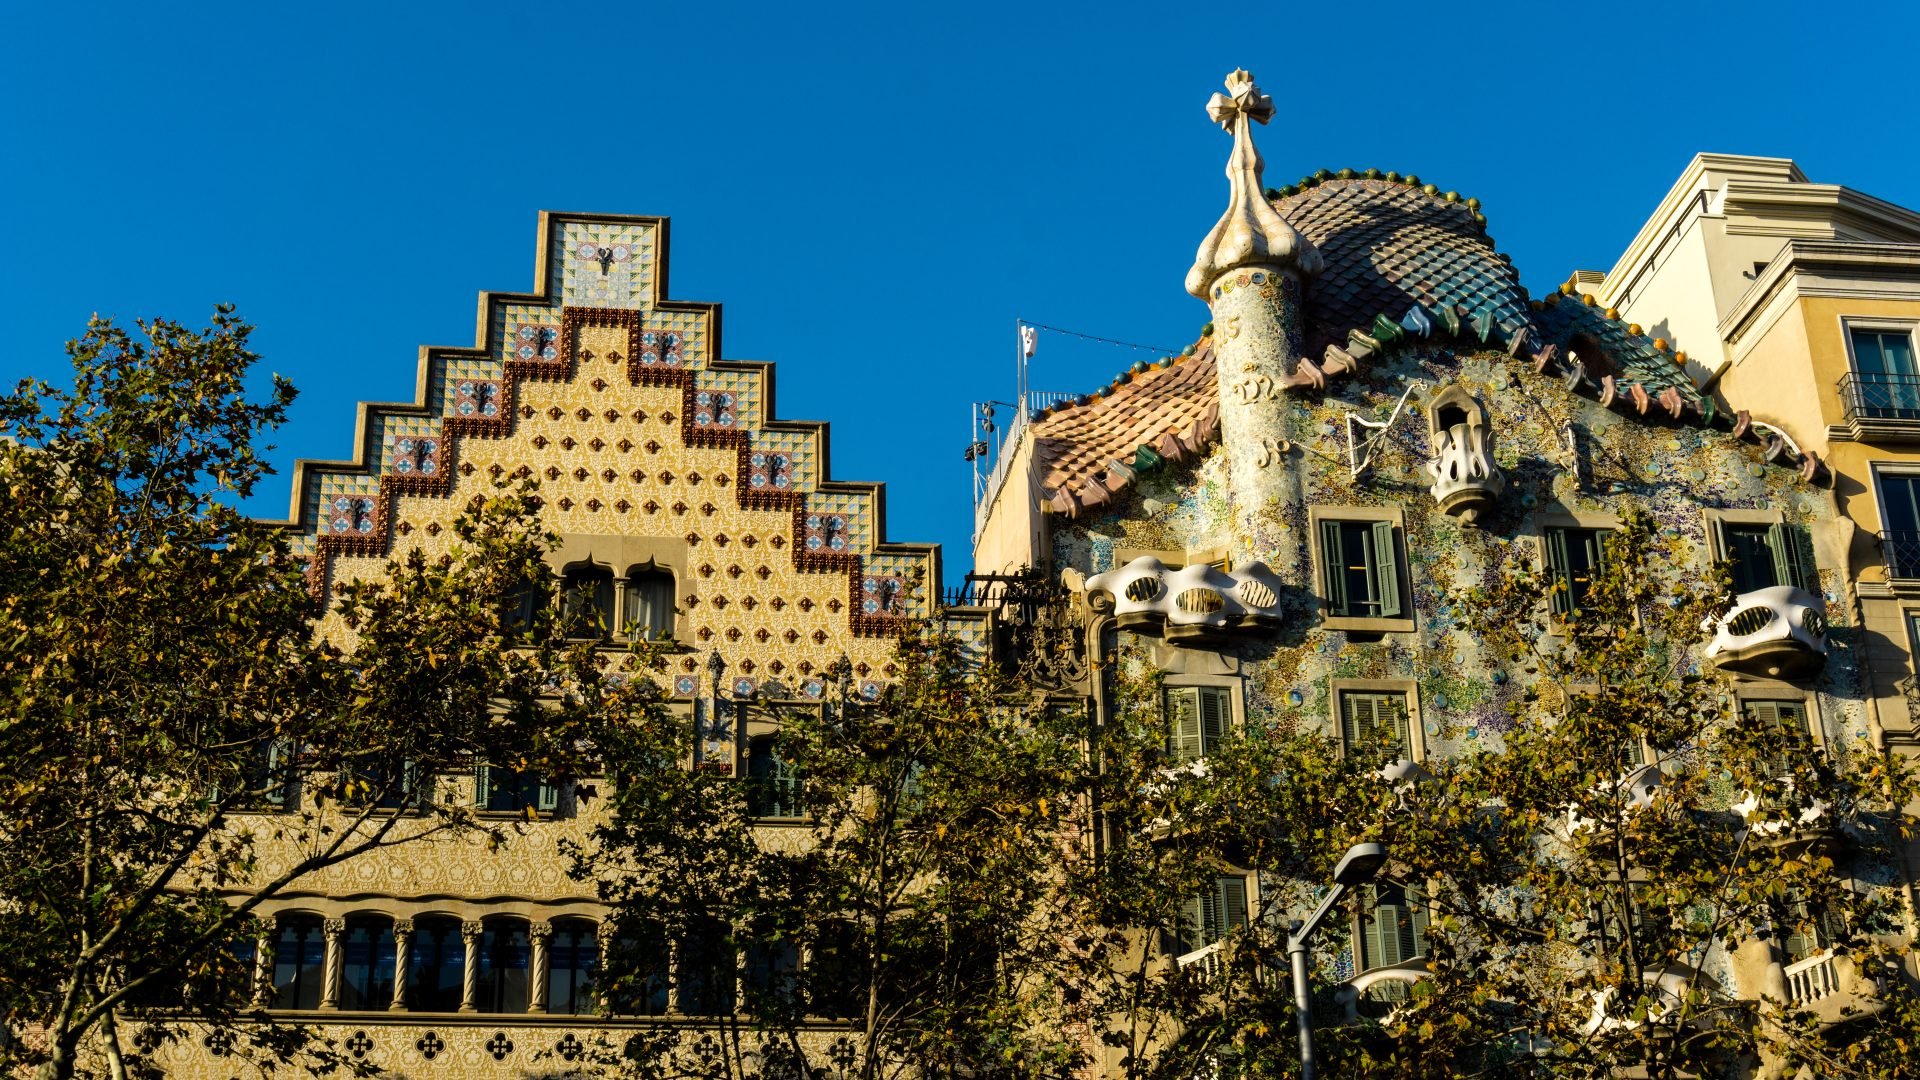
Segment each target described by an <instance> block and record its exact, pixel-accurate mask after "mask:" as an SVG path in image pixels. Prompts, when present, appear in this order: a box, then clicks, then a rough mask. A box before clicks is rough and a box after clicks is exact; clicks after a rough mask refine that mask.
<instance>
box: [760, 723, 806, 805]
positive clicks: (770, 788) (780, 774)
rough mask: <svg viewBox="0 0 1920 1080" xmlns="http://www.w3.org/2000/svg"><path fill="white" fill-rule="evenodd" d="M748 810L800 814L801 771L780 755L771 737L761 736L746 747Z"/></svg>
mask: <svg viewBox="0 0 1920 1080" xmlns="http://www.w3.org/2000/svg"><path fill="white" fill-rule="evenodd" d="M747 783H748V784H749V785H750V786H749V787H748V789H747V812H748V813H750V814H752V815H753V816H754V817H763V818H797V817H799V816H801V806H802V802H801V797H800V796H801V787H802V784H803V781H802V779H801V776H800V773H799V771H798V770H796V769H795V768H794V767H793V766H792V765H791V764H789V763H788V762H787V761H786V760H785V759H784V758H782V757H781V756H780V751H779V748H778V747H777V746H776V745H775V744H774V740H773V738H772V737H766V738H759V739H755V740H753V742H752V743H751V744H750V745H749V746H748V748H747Z"/></svg>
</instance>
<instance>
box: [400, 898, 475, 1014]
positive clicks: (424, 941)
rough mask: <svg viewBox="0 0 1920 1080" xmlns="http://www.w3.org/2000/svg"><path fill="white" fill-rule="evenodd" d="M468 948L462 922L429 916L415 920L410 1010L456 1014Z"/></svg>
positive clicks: (410, 958) (410, 961)
mask: <svg viewBox="0 0 1920 1080" xmlns="http://www.w3.org/2000/svg"><path fill="white" fill-rule="evenodd" d="M466 970H467V946H466V943H465V942H463V941H462V940H461V939H460V920H458V919H454V918H449V917H447V916H444V915H429V916H426V917H425V918H420V919H415V920H413V947H412V949H411V950H410V951H409V952H408V954H407V1007H408V1008H410V1009H412V1010H414V1011H415V1012H456V1011H458V1010H459V1008H460V991H461V984H462V982H463V981H464V980H465V978H466Z"/></svg>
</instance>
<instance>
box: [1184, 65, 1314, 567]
mask: <svg viewBox="0 0 1920 1080" xmlns="http://www.w3.org/2000/svg"><path fill="white" fill-rule="evenodd" d="M1226 86H1227V92H1226V93H1224V94H1221V93H1216V94H1214V95H1213V99H1212V100H1211V101H1209V102H1208V103H1207V114H1208V115H1209V116H1211V117H1212V118H1213V120H1214V122H1215V123H1217V124H1219V125H1220V126H1221V127H1222V128H1224V129H1226V130H1227V131H1228V132H1230V133H1231V134H1232V135H1233V154H1232V156H1231V157H1229V158H1228V159H1227V185H1228V201H1227V212H1226V213H1224V214H1222V215H1221V216H1220V220H1219V222H1218V223H1217V224H1215V225H1214V227H1213V231H1212V232H1209V233H1208V234H1207V238H1206V239H1205V240H1203V241H1201V243H1200V250H1199V252H1198V253H1197V254H1196V255H1195V256H1194V262H1193V268H1192V269H1191V270H1189V271H1187V291H1188V292H1190V293H1192V294H1193V295H1194V296H1197V297H1199V298H1200V299H1202V300H1205V301H1206V302H1207V304H1208V306H1209V307H1210V308H1211V309H1212V312H1213V357H1214V364H1215V370H1216V374H1217V377H1218V380H1219V386H1220V441H1221V445H1222V447H1223V449H1224V451H1225V453H1226V454H1227V462H1228V464H1227V473H1228V497H1229V502H1230V514H1231V517H1230V521H1231V535H1230V536H1229V538H1228V539H1229V544H1230V547H1231V549H1232V552H1233V558H1234V562H1235V563H1236V564H1245V563H1248V562H1252V561H1254V560H1256V559H1257V560H1263V561H1265V562H1267V563H1268V564H1269V565H1270V566H1272V567H1273V568H1274V569H1276V570H1277V571H1279V573H1280V574H1281V576H1282V577H1283V578H1285V577H1290V576H1293V573H1294V572H1295V571H1296V569H1297V568H1298V567H1300V566H1301V565H1302V563H1301V561H1300V556H1301V555H1302V553H1303V551H1304V548H1303V544H1304V543H1305V538H1304V537H1303V536H1300V535H1296V534H1297V533H1298V532H1299V530H1297V529H1291V528H1289V527H1288V526H1287V525H1286V524H1285V522H1284V519H1283V518H1282V516H1281V515H1279V514H1276V513H1274V512H1273V511H1274V510H1275V509H1277V508H1279V507H1281V506H1286V505H1291V504H1298V503H1300V502H1301V500H1302V495H1303V492H1302V489H1301V482H1300V474H1299V471H1298V469H1297V468H1296V467H1295V466H1296V464H1297V457H1298V453H1297V451H1295V449H1294V447H1293V438H1292V436H1293V431H1292V428H1293V423H1292V417H1291V414H1292V413H1293V411H1294V410H1295V408H1296V405H1295V403H1294V402H1292V401H1290V400H1289V399H1288V391H1289V390H1291V389H1293V388H1295V387H1299V386H1311V385H1316V384H1318V383H1319V382H1320V381H1323V380H1320V379H1316V376H1317V375H1318V374H1319V371H1318V369H1317V368H1315V367H1314V366H1313V365H1312V363H1311V362H1310V361H1308V360H1306V359H1305V358H1304V357H1303V356H1302V336H1301V326H1300V320H1301V315H1302V304H1301V282H1302V280H1303V279H1304V278H1306V277H1308V276H1310V275H1313V274H1316V273H1319V271H1320V267H1321V258H1320V252H1319V250H1318V249H1317V248H1315V247H1314V246H1313V244H1312V243H1311V242H1310V241H1308V240H1307V238H1306V237H1304V236H1302V235H1300V233H1299V232H1298V231H1297V230H1296V229H1294V227H1293V226H1292V225H1289V224H1288V223H1287V220H1286V219H1285V218H1283V217H1281V216H1280V213H1279V211H1277V210H1275V209H1274V208H1273V206H1272V204H1270V203H1268V202H1267V199H1266V194H1265V189H1264V188H1263V187H1262V186H1261V172H1262V170H1263V168H1264V166H1265V163H1264V162H1263V161H1261V159H1260V151H1259V150H1258V149H1256V148H1255V147H1254V145H1253V125H1254V124H1255V123H1260V124H1265V123H1266V122H1267V121H1268V120H1270V119H1272V118H1273V115H1274V107H1273V99H1272V98H1271V97H1268V96H1267V95H1266V94H1264V93H1261V91H1260V88H1259V87H1258V86H1256V85H1254V81H1253V75H1252V73H1250V72H1248V71H1245V70H1239V71H1235V72H1234V73H1233V74H1231V75H1228V76H1227V81H1226Z"/></svg>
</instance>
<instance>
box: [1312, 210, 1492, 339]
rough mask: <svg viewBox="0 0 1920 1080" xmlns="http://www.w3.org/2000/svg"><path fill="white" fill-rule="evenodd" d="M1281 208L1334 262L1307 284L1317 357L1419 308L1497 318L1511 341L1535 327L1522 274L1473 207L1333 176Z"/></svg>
mask: <svg viewBox="0 0 1920 1080" xmlns="http://www.w3.org/2000/svg"><path fill="white" fill-rule="evenodd" d="M1455 198H1456V200H1457V199H1458V196H1455ZM1274 206H1275V208H1276V209H1278V210H1279V211H1280V213H1281V214H1282V215H1283V216H1284V217H1286V219H1287V220H1288V221H1289V222H1290V223H1292V225H1293V227H1294V228H1296V229H1299V230H1300V232H1301V233H1302V234H1304V235H1305V236H1306V237H1307V239H1309V240H1311V241H1313V244H1314V246H1315V247H1318V248H1319V249H1320V253H1321V255H1322V256H1324V257H1325V259H1326V269H1325V270H1323V271H1321V273H1320V274H1319V276H1318V277H1315V278H1312V279H1309V281H1308V282H1307V287H1306V293H1305V295H1306V303H1307V325H1306V331H1307V341H1306V345H1307V355H1308V356H1319V355H1320V354H1321V353H1322V352H1323V351H1325V349H1326V347H1327V346H1328V345H1340V346H1344V345H1346V343H1347V335H1348V334H1349V333H1350V332H1352V331H1354V330H1359V331H1362V332H1365V331H1366V330H1367V328H1368V327H1370V326H1372V325H1373V322H1374V319H1375V317H1376V316H1385V317H1386V318H1387V319H1389V320H1391V321H1393V322H1396V323H1397V322H1399V321H1400V320H1401V319H1402V318H1403V317H1404V316H1405V315H1406V313H1407V310H1408V309H1409V308H1411V307H1412V306H1413V305H1414V304H1420V305H1422V306H1423V307H1425V308H1427V309H1428V310H1429V311H1430V312H1434V313H1437V312H1438V311H1439V309H1441V308H1442V307H1446V308H1451V309H1453V310H1455V311H1456V312H1464V314H1465V317H1466V318H1468V319H1469V320H1471V319H1473V318H1475V317H1480V316H1482V315H1483V314H1484V315H1490V316H1491V318H1492V321H1493V322H1494V324H1496V325H1498V326H1500V327H1502V328H1503V329H1504V330H1505V331H1506V332H1505V333H1503V334H1501V335H1500V341H1501V343H1502V344H1505V342H1506V340H1507V339H1508V338H1509V337H1511V336H1512V334H1513V332H1514V331H1515V330H1518V329H1519V328H1520V327H1522V326H1525V325H1527V324H1528V322H1529V320H1528V318H1527V294H1526V291H1525V290H1524V289H1522V288H1521V287H1520V278H1519V276H1518V275H1517V274H1515V273H1514V271H1513V267H1512V265H1511V264H1509V263H1508V261H1507V259H1506V256H1504V255H1501V254H1500V253H1499V252H1497V251H1495V250H1494V248H1493V242H1492V241H1491V240H1489V239H1488V238H1487V234H1486V231H1485V229H1484V228H1483V227H1482V226H1481V225H1480V223H1479V221H1477V220H1476V218H1478V217H1479V215H1478V214H1477V213H1476V212H1475V210H1474V209H1473V208H1472V207H1471V206H1469V205H1468V204H1467V203H1464V202H1460V201H1454V202H1448V201H1447V200H1446V198H1445V197H1444V196H1436V195H1433V194H1429V193H1428V192H1427V191H1426V190H1425V189H1422V188H1416V187H1410V186H1408V185H1406V184H1403V183H1400V182H1397V181H1389V180H1384V179H1383V180H1368V179H1364V178H1361V179H1353V180H1338V179H1335V180H1329V181H1326V182H1323V183H1321V184H1319V185H1318V186H1315V187H1310V188H1307V189H1305V190H1304V191H1300V192H1298V193H1297V194H1293V195H1288V196H1284V197H1282V198H1281V199H1279V200H1278V201H1276V202H1275V204H1274Z"/></svg>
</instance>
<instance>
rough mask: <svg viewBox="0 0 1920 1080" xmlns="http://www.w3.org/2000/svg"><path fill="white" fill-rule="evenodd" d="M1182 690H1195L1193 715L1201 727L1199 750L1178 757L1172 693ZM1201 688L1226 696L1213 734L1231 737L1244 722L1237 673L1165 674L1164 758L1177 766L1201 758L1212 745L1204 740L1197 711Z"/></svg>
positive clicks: (1162, 686) (1162, 709) (1162, 712)
mask: <svg viewBox="0 0 1920 1080" xmlns="http://www.w3.org/2000/svg"><path fill="white" fill-rule="evenodd" d="M1181 690H1194V691H1196V695H1195V701H1194V707H1195V715H1196V719H1197V720H1199V722H1200V731H1199V733H1198V734H1199V736H1200V753H1199V754H1197V755H1195V756H1193V757H1180V756H1178V752H1177V750H1176V747H1177V745H1178V743H1179V741H1180V733H1179V732H1178V731H1176V730H1174V726H1173V700H1172V695H1173V694H1174V693H1175V692H1177V691H1181ZM1204 691H1215V692H1218V693H1219V694H1220V695H1221V696H1222V697H1223V698H1224V699H1225V702H1224V704H1225V709H1224V711H1223V715H1222V716H1221V723H1220V730H1219V733H1218V735H1217V736H1216V737H1217V738H1220V739H1226V738H1229V737H1231V735H1232V733H1233V732H1235V731H1238V730H1240V729H1241V728H1243V727H1244V725H1245V723H1246V704H1245V698H1244V694H1245V683H1244V681H1243V680H1242V679H1240V678H1239V677H1238V676H1234V675H1174V676H1169V677H1167V678H1166V679H1165V680H1164V681H1163V682H1162V683H1161V684H1160V719H1161V722H1162V723H1163V724H1165V725H1166V729H1167V759H1168V761H1169V763H1171V764H1173V765H1176V766H1178V765H1185V764H1188V763H1189V762H1193V761H1203V760H1205V759H1206V756H1207V754H1208V752H1209V751H1210V749H1211V747H1209V746H1208V745H1207V741H1206V726H1205V719H1204V714H1203V713H1202V712H1201V711H1200V710H1201V709H1202V704H1201V699H1202V698H1203V697H1204V696H1206V695H1205V694H1204V693H1200V692H1204Z"/></svg>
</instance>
